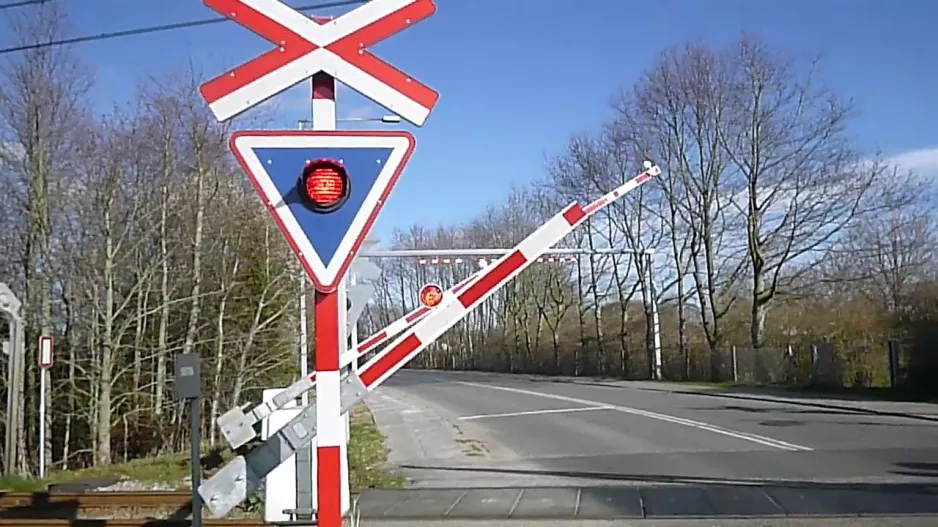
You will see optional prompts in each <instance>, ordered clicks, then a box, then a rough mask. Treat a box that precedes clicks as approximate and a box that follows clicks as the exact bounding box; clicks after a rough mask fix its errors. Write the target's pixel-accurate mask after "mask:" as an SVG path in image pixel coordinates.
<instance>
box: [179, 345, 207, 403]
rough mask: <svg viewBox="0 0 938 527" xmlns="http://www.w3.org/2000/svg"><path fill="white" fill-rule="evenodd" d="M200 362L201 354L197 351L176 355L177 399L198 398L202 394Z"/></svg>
mask: <svg viewBox="0 0 938 527" xmlns="http://www.w3.org/2000/svg"><path fill="white" fill-rule="evenodd" d="M199 362H200V360H199V355H198V354H196V353H180V354H178V355H176V378H175V383H174V384H173V392H174V393H175V395H176V399H198V398H199V397H201V396H202V377H201V375H200V372H199Z"/></svg>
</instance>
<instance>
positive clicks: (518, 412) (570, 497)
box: [359, 370, 938, 521]
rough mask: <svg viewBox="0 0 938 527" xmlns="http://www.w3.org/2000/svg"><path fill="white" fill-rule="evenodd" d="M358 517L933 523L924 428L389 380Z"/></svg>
mask: <svg viewBox="0 0 938 527" xmlns="http://www.w3.org/2000/svg"><path fill="white" fill-rule="evenodd" d="M369 406H370V407H371V408H372V411H373V413H374V415H375V419H376V421H377V423H378V425H379V427H381V429H382V432H384V433H385V434H386V435H387V436H388V443H389V447H390V449H391V452H390V462H391V464H392V465H393V468H396V469H397V470H400V471H401V472H402V473H403V474H404V475H406V476H407V477H408V478H410V479H411V480H412V484H411V485H412V488H411V489H409V490H404V491H366V492H365V493H364V494H363V495H362V497H361V499H360V502H359V510H360V511H361V513H362V515H363V517H371V518H392V517H398V518H406V517H410V518H433V517H436V518H443V517H445V518H451V519H454V520H455V519H457V518H490V519H496V518H503V519H504V518H516V519H517V518H528V519H532V520H534V519H545V518H565V519H571V518H580V519H589V518H593V519H603V518H607V519H608V518H620V519H623V520H624V519H628V518H631V519H637V518H667V517H719V518H727V517H732V516H737V517H738V516H743V517H763V518H768V517H783V518H784V517H793V516H819V515H820V516H829V515H835V516H852V517H859V516H862V515H867V516H868V515H875V516H882V515H886V516H888V515H892V514H900V515H923V514H924V515H935V518H934V519H933V521H938V485H936V482H938V421H934V420H929V419H922V418H915V417H912V416H910V417H901V416H894V415H881V414H877V413H874V412H868V411H858V410H850V409H849V408H842V409H835V408H829V407H820V406H810V405H804V404H795V403H791V402H782V401H770V400H753V399H749V400H742V399H737V398H722V397H716V396H713V395H712V394H710V395H706V394H696V395H691V394H685V393H679V392H676V391H669V390H664V389H661V388H660V387H656V386H655V385H651V384H646V383H604V382H598V381H590V380H589V379H577V380H572V379H551V378H545V377H532V376H513V375H500V374H483V373H469V372H465V373H462V372H460V373H456V372H452V373H451V372H433V371H431V372H428V371H413V370H402V371H400V372H399V373H398V375H397V376H396V377H394V378H393V379H392V380H390V381H389V382H388V383H387V385H385V386H384V387H382V388H381V389H380V390H379V391H378V392H376V393H375V397H374V398H373V399H370V400H369Z"/></svg>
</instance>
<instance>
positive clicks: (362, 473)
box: [348, 403, 407, 492]
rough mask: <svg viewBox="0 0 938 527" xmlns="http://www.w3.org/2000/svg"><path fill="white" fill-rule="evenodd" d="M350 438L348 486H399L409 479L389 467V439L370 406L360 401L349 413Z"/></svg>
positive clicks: (380, 487) (361, 487)
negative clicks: (387, 439)
mask: <svg viewBox="0 0 938 527" xmlns="http://www.w3.org/2000/svg"><path fill="white" fill-rule="evenodd" d="M349 413H350V416H349V422H350V423H349V424H350V427H351V439H349V445H348V459H349V480H350V481H349V486H350V487H351V489H352V492H356V491H360V490H364V489H400V488H403V487H405V486H406V484H407V480H406V478H404V477H402V476H399V475H397V474H394V473H393V472H391V471H390V470H388V469H387V467H386V464H387V461H388V449H387V446H386V445H385V441H386V438H385V437H384V435H383V434H382V433H381V431H380V430H378V425H377V424H375V420H374V417H373V416H372V415H371V412H370V411H369V410H368V407H367V406H365V405H364V404H361V403H359V404H358V405H356V406H355V407H354V408H352V410H351V411H350V412H349Z"/></svg>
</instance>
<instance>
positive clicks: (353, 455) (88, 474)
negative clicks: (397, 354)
mask: <svg viewBox="0 0 938 527" xmlns="http://www.w3.org/2000/svg"><path fill="white" fill-rule="evenodd" d="M350 424H351V439H350V440H349V446H348V455H349V478H350V482H349V483H350V486H351V490H352V492H356V491H358V490H361V489H368V488H402V487H404V486H405V484H406V481H407V480H406V479H405V478H403V477H400V476H397V475H395V474H393V473H392V472H390V471H389V470H387V469H386V468H385V463H386V462H387V448H386V447H385V437H384V436H383V435H382V434H381V432H380V431H379V430H378V427H377V425H376V424H375V422H374V418H372V416H371V412H369V411H368V408H367V407H366V406H365V405H362V404H360V405H358V406H356V407H355V408H353V409H352V412H351V422H350ZM222 452H223V454H221V457H222V460H223V461H224V462H227V461H228V460H229V459H231V458H232V454H231V453H230V452H228V451H227V450H223V451H222ZM219 454H220V452H219V449H218V448H215V449H211V448H209V447H208V446H206V447H205V448H204V449H203V467H204V468H205V469H206V470H205V472H204V473H205V474H206V476H208V475H211V474H212V473H214V469H215V468H216V467H215V466H214V465H217V464H218V463H217V461H215V462H212V465H213V466H211V467H210V466H206V463H205V460H206V457H216V458H217V457H218V455H219ZM190 473H191V471H190V468H189V456H188V454H183V453H180V454H170V455H164V456H158V457H151V458H144V459H137V460H134V461H130V462H127V463H115V464H112V465H108V466H103V467H91V468H87V469H82V470H70V471H56V472H52V473H50V474H49V475H48V476H47V477H46V478H45V479H44V480H40V479H38V478H22V477H19V476H6V477H0V490H5V491H12V492H41V491H44V490H45V489H46V487H47V485H49V484H57V483H67V482H70V481H77V480H84V479H88V478H112V479H122V480H123V479H128V480H130V479H132V480H134V481H139V482H141V483H151V484H153V483H160V484H165V485H170V486H172V487H174V488H176V489H179V490H182V489H188V488H189V485H188V484H186V483H184V482H183V480H184V479H185V478H186V476H188V475H189V474H190Z"/></svg>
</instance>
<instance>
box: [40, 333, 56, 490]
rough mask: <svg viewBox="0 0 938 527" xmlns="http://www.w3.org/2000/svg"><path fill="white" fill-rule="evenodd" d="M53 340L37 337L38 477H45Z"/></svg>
mask: <svg viewBox="0 0 938 527" xmlns="http://www.w3.org/2000/svg"><path fill="white" fill-rule="evenodd" d="M52 348H53V340H52V337H51V336H49V335H42V336H41V337H39V477H40V478H44V477H46V405H47V404H48V401H46V389H47V387H48V386H49V368H51V367H52V364H53V363H54V362H55V359H54V356H53V349H52Z"/></svg>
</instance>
